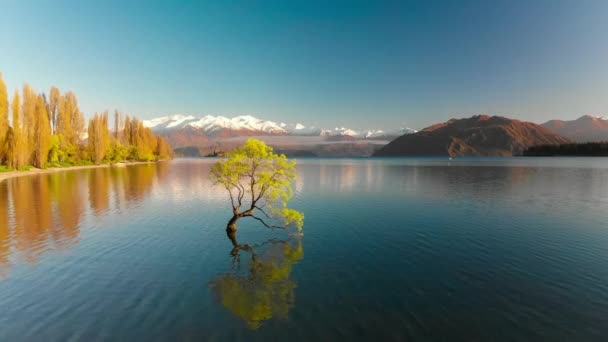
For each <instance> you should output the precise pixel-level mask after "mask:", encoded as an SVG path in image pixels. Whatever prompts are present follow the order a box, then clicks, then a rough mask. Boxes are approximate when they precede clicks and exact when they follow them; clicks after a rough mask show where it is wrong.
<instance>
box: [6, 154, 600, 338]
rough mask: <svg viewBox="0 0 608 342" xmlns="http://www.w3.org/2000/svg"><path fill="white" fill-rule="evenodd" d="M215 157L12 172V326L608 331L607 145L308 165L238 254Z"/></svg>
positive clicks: (10, 331)
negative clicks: (539, 153)
mask: <svg viewBox="0 0 608 342" xmlns="http://www.w3.org/2000/svg"><path fill="white" fill-rule="evenodd" d="M212 163H213V160H176V161H173V162H171V163H162V164H156V165H154V164H150V165H137V166H129V167H122V168H100V169H89V170H79V171H66V172H59V173H53V174H46V175H38V176H28V177H21V178H15V179H9V180H6V181H4V182H1V183H0V341H68V340H83V341H94V340H112V341H127V340H132V341H134V340H146V341H155V340H159V341H162V340H167V341H170V340H192V341H214V340H217V341H220V340H242V341H256V340H259V341H263V340H272V341H282V340H289V341H299V340H302V341H310V340H314V341H334V340H338V339H339V340H342V341H355V340H362V341H372V340H444V341H445V340H450V341H456V340H465V341H470V340H477V341H487V340H563V341H588V340H602V339H603V340H605V339H606V337H607V336H608V159H600V158H598V159H587V158H570V159H562V158H547V159H536V158H530V159H523V158H510V159H459V160H455V161H451V162H449V161H447V160H445V159H380V160H371V159H360V160H340V159H320V160H319V159H304V160H300V161H299V164H298V171H299V179H298V181H297V183H296V185H295V187H296V196H295V198H294V199H293V200H292V202H291V206H292V207H294V208H296V209H299V210H301V211H303V212H304V214H305V216H306V219H305V225H304V236H303V237H301V238H296V237H290V236H289V235H288V234H286V233H285V232H283V231H271V230H269V229H267V228H264V227H263V226H261V225H260V224H259V223H258V222H256V221H254V220H247V219H243V220H241V221H239V232H238V239H239V242H240V243H242V244H245V243H246V244H248V245H250V246H252V250H251V251H241V252H240V253H239V254H238V255H233V254H231V250H232V245H231V243H230V241H229V240H228V239H227V237H226V234H225V231H224V229H225V225H226V222H227V221H228V219H229V218H230V211H229V204H228V199H227V196H226V194H225V193H224V192H223V191H222V189H221V188H217V187H214V186H213V185H212V184H211V183H210V181H209V178H208V172H209V167H210V166H211V164H212ZM253 254H255V256H256V257H255V259H253V258H252V255H253Z"/></svg>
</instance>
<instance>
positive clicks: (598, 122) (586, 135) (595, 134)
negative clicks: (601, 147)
mask: <svg viewBox="0 0 608 342" xmlns="http://www.w3.org/2000/svg"><path fill="white" fill-rule="evenodd" d="M542 126H543V127H546V128H548V129H550V130H552V131H553V132H555V133H558V134H560V135H562V136H564V137H566V138H568V139H571V140H573V141H575V142H579V143H584V142H599V141H608V117H604V116H598V115H583V116H581V117H579V118H578V119H576V120H550V121H547V122H545V123H543V124H542Z"/></svg>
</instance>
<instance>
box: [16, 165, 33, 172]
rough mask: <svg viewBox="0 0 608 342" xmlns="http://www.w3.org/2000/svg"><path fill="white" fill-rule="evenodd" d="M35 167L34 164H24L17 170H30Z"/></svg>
mask: <svg viewBox="0 0 608 342" xmlns="http://www.w3.org/2000/svg"><path fill="white" fill-rule="evenodd" d="M33 168H34V167H33V166H32V165H29V164H28V165H23V166H20V167H19V168H18V169H17V171H30V170H31V169H33Z"/></svg>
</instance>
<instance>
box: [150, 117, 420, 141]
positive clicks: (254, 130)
mask: <svg viewBox="0 0 608 342" xmlns="http://www.w3.org/2000/svg"><path fill="white" fill-rule="evenodd" d="M144 125H145V126H146V127H150V128H151V129H152V130H153V131H156V132H161V133H162V132H165V133H167V132H169V131H174V130H179V129H185V128H194V129H198V130H201V131H203V132H205V133H208V134H218V133H221V132H223V131H230V132H233V134H232V135H239V134H238V132H239V131H241V132H243V134H245V135H253V134H261V135H307V136H314V135H321V136H350V137H354V138H359V139H372V138H380V137H387V138H388V137H397V136H400V135H403V134H407V133H414V132H416V130H413V129H411V128H399V129H393V130H389V131H384V130H377V129H372V130H355V129H351V128H347V127H335V128H334V129H321V128H317V127H315V126H305V125H303V124H301V123H296V124H289V123H284V122H281V123H277V122H274V121H270V120H262V119H259V118H257V117H255V116H252V115H239V116H235V117H233V118H228V117H225V116H213V115H204V116H202V117H200V118H197V117H195V116H192V115H182V114H175V115H168V116H163V117H160V118H155V119H150V120H144Z"/></svg>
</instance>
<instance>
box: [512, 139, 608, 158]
mask: <svg viewBox="0 0 608 342" xmlns="http://www.w3.org/2000/svg"><path fill="white" fill-rule="evenodd" d="M523 155H524V156H526V157H551V156H556V157H558V156H580V157H608V142H593V143H581V144H575V143H572V144H559V145H541V146H532V147H529V148H528V149H526V150H525V151H524V152H523Z"/></svg>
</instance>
